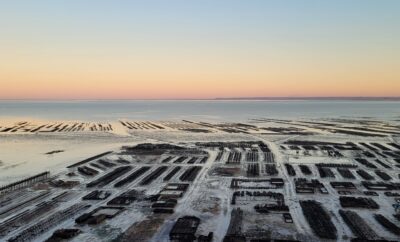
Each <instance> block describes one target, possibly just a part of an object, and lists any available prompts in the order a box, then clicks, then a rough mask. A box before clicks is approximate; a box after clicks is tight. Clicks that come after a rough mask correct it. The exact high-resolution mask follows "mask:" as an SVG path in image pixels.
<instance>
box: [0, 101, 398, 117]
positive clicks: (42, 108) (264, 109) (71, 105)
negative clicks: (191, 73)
mask: <svg viewBox="0 0 400 242" xmlns="http://www.w3.org/2000/svg"><path fill="white" fill-rule="evenodd" d="M6 117H16V118H36V119H56V120H88V121H112V120H117V119H139V120H165V119H194V120H200V119H203V120H238V121H239V120H240V121H243V120H247V119H250V118H261V117H264V118H325V117H334V118H337V117H353V118H354V117H374V118H382V119H392V118H399V117H400V102H398V101H338V100H334V101H332V100H321V101H319V100H305V101H241V100H235V101H225V100H221V101H220V100H207V101H203V100H201V101H172V100H168V101H161V100H157V101H0V118H6Z"/></svg>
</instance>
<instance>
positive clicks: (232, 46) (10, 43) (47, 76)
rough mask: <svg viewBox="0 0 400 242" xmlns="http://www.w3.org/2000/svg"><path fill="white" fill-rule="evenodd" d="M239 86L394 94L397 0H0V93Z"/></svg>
mask: <svg viewBox="0 0 400 242" xmlns="http://www.w3.org/2000/svg"><path fill="white" fill-rule="evenodd" d="M243 96H246V97H250V96H274V97H276V96H400V1H398V0H391V1H390V0H382V1H378V0H353V1H350V0H342V1H339V0H336V1H323V0H315V1H311V0H309V1H300V0H292V1H289V0H276V1H268V0H248V1H247V0H241V1H237V0H198V1H194V0H193V1H191V0H180V1H178V0H160V1H154V0H145V1H128V0H127V1H122V0H119V1H118V0H108V1H102V0H90V1H89V0H64V1H61V0H48V1H42V0H35V1H32V0H26V1H22V0H12V1H1V2H0V99H98V98H101V99H126V98H132V99H146V98H150V99H151V98H161V99H162V98H214V97H243Z"/></svg>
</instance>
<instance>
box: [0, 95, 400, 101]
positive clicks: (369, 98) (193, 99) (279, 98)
mask: <svg viewBox="0 0 400 242" xmlns="http://www.w3.org/2000/svg"><path fill="white" fill-rule="evenodd" d="M228 100H243V101H245V100H254V101H257V100H260V101H262V100H265V101H268V100H271V101H273V100H277V101H279V100H338V101H339V100H354V101H357V100H358V101H363V100H364V101H368V100H374V101H378V100H382V101H385V100H393V101H394V100H398V101H400V96H277V97H268V96H266V97H214V98H60V99H58V98H4V99H3V98H0V101H228Z"/></svg>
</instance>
